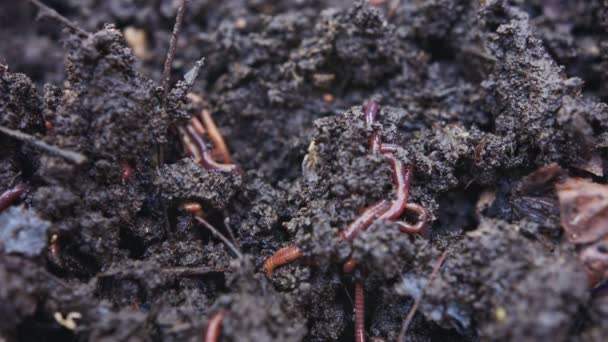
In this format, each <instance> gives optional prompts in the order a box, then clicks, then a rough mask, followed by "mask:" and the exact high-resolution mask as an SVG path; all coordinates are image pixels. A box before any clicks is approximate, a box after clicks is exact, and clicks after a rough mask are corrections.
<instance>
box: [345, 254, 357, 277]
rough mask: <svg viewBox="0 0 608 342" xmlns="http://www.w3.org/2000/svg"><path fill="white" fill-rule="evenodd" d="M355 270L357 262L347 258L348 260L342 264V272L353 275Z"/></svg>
mask: <svg viewBox="0 0 608 342" xmlns="http://www.w3.org/2000/svg"><path fill="white" fill-rule="evenodd" d="M356 268H357V260H355V258H353V257H350V258H348V260H346V261H345V262H344V265H342V271H344V273H353V272H354V271H355V269H356Z"/></svg>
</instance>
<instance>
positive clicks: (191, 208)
mask: <svg viewBox="0 0 608 342" xmlns="http://www.w3.org/2000/svg"><path fill="white" fill-rule="evenodd" d="M182 209H184V210H185V211H186V212H187V213H189V214H190V215H194V216H200V217H202V216H203V206H202V205H201V204H200V203H198V202H186V203H184V204H182Z"/></svg>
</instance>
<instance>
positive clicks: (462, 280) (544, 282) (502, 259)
mask: <svg viewBox="0 0 608 342" xmlns="http://www.w3.org/2000/svg"><path fill="white" fill-rule="evenodd" d="M519 229H520V228H519V226H517V225H511V224H507V223H505V222H502V221H497V220H489V219H484V220H483V221H482V222H481V223H480V227H479V228H478V229H477V230H476V231H473V232H470V233H468V234H467V235H466V236H465V237H464V239H463V241H462V242H461V243H460V244H459V246H458V247H457V248H456V249H455V250H454V251H453V252H451V253H450V255H449V257H448V258H447V260H446V262H445V264H444V265H443V267H442V269H441V272H440V275H439V276H438V277H437V279H435V281H434V282H433V284H431V285H430V286H429V288H428V289H427V294H426V298H427V299H426V303H424V304H423V305H421V308H420V310H421V312H423V313H424V314H425V316H426V317H427V318H428V319H431V320H433V321H436V322H438V323H439V324H441V325H443V326H446V327H450V326H455V327H458V325H459V324H460V323H459V321H460V320H454V318H453V317H451V315H450V313H449V308H450V307H451V306H452V305H457V306H458V307H462V308H463V309H464V312H469V315H470V316H469V317H467V320H470V321H475V322H476V324H477V325H478V332H479V337H480V338H481V339H482V340H483V339H493V340H496V339H498V340H503V339H504V340H518V339H525V338H532V339H544V338H547V337H548V336H552V337H551V338H552V339H556V338H557V339H558V340H559V341H566V340H567V339H568V338H567V336H568V332H569V331H570V329H572V328H573V327H574V322H575V320H576V319H575V318H576V315H577V312H578V309H577V303H582V302H585V301H586V300H587V299H588V296H589V294H588V292H587V290H586V288H587V282H586V277H585V272H584V270H583V268H582V267H580V264H579V263H578V262H577V261H576V258H575V257H573V251H572V250H570V249H568V248H567V246H560V247H558V248H556V249H555V250H554V251H551V250H549V249H548V248H547V247H546V246H545V245H543V244H542V243H541V242H539V241H535V240H531V239H529V238H526V237H524V236H523V235H522V234H521V233H520V232H519V231H518V230H519ZM476 279H484V281H483V282H479V281H477V280H476ZM558 336H559V338H558Z"/></svg>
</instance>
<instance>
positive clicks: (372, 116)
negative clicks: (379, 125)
mask: <svg viewBox="0 0 608 342" xmlns="http://www.w3.org/2000/svg"><path fill="white" fill-rule="evenodd" d="M378 108H379V107H378V102H376V101H374V100H369V101H367V103H366V104H365V108H364V109H363V112H364V115H365V124H366V125H367V126H368V127H371V125H373V124H374V122H376V116H377V115H378Z"/></svg>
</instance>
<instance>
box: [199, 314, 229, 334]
mask: <svg viewBox="0 0 608 342" xmlns="http://www.w3.org/2000/svg"><path fill="white" fill-rule="evenodd" d="M225 314H226V312H225V311H224V310H220V311H219V312H218V313H216V314H215V315H213V317H211V319H210V320H209V323H208V324H207V331H206V332H205V339H204V341H205V342H217V339H218V338H219V336H220V332H221V329H222V321H223V320H224V315H225Z"/></svg>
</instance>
